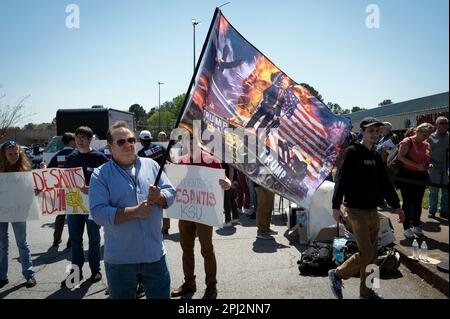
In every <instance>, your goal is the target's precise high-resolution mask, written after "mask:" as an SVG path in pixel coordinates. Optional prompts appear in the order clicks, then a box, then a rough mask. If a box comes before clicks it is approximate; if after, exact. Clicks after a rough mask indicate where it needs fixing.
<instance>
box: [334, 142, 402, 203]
mask: <svg viewBox="0 0 450 319" xmlns="http://www.w3.org/2000/svg"><path fill="white" fill-rule="evenodd" d="M343 199H344V205H345V206H347V207H349V208H359V209H373V208H377V207H378V206H381V205H382V204H383V199H386V200H387V202H388V204H389V206H391V207H392V208H399V207H400V201H399V199H398V196H397V193H396V192H395V188H394V185H392V183H391V181H390V180H389V177H388V175H387V172H386V169H385V167H384V165H383V163H382V162H381V158H380V156H378V155H376V154H375V151H369V150H368V149H367V148H366V147H365V146H364V145H362V144H359V143H355V144H352V145H350V146H349V147H348V148H347V150H346V153H345V158H344V161H343V163H342V166H341V168H340V169H339V170H338V172H337V174H336V184H335V186H334V194H333V209H339V208H340V206H341V203H342V200H343Z"/></svg>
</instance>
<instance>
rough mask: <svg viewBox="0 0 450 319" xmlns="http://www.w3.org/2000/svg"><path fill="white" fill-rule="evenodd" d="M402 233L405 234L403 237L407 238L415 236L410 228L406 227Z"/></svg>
mask: <svg viewBox="0 0 450 319" xmlns="http://www.w3.org/2000/svg"><path fill="white" fill-rule="evenodd" d="M403 235H405V237H406V238H408V239H413V238H414V237H416V236H414V233H413V231H412V230H411V228H408V229H407V230H405V232H404V233H403Z"/></svg>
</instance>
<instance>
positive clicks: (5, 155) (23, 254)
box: [0, 141, 36, 288]
mask: <svg viewBox="0 0 450 319" xmlns="http://www.w3.org/2000/svg"><path fill="white" fill-rule="evenodd" d="M29 170H31V165H30V162H29V161H28V159H27V156H26V155H25V153H24V152H23V151H22V150H21V148H20V146H19V145H18V144H17V143H16V142H14V141H8V142H6V143H4V144H3V145H2V147H1V148H0V173H10V172H25V171H29ZM11 225H12V228H13V230H14V235H15V237H16V244H17V248H18V249H19V256H20V262H21V264H22V275H23V276H24V277H25V279H26V283H25V285H26V287H27V288H31V287H34V286H36V279H35V278H34V271H33V263H32V262H31V254H30V249H29V247H28V243H27V223H26V222H25V221H21V222H11ZM8 226H9V223H7V222H0V288H2V287H4V286H5V285H7V284H8V282H9V281H8V277H7V275H8V246H9V241H8Z"/></svg>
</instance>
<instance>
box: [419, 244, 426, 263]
mask: <svg viewBox="0 0 450 319" xmlns="http://www.w3.org/2000/svg"><path fill="white" fill-rule="evenodd" d="M420 259H421V260H423V261H428V246H427V243H426V242H425V240H424V241H423V242H422V245H420Z"/></svg>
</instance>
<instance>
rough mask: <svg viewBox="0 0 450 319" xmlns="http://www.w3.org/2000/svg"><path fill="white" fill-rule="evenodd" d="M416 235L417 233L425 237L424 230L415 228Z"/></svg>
mask: <svg viewBox="0 0 450 319" xmlns="http://www.w3.org/2000/svg"><path fill="white" fill-rule="evenodd" d="M414 233H415V234H416V235H417V236H423V229H422V228H420V227H414Z"/></svg>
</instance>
